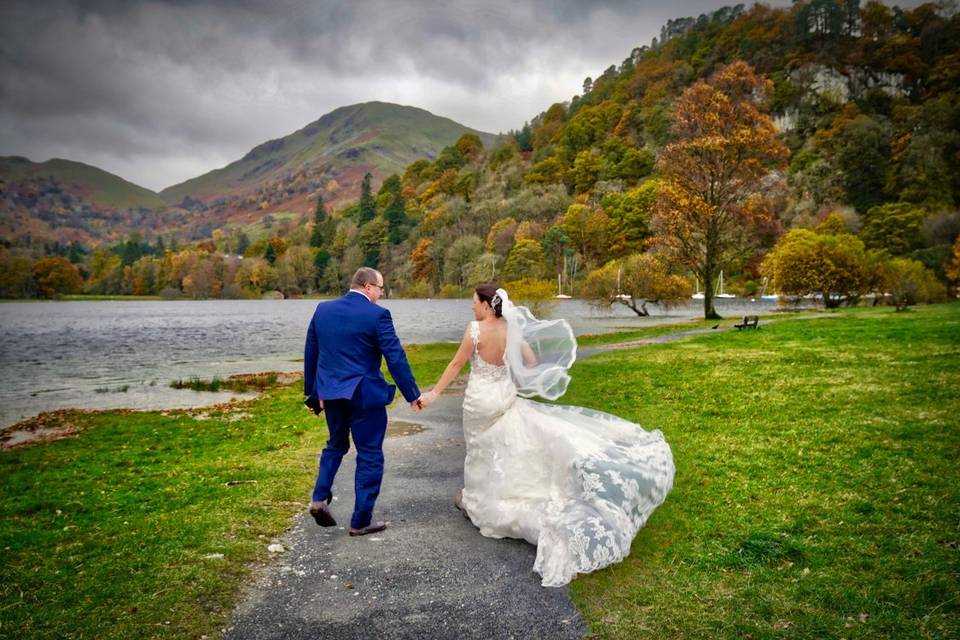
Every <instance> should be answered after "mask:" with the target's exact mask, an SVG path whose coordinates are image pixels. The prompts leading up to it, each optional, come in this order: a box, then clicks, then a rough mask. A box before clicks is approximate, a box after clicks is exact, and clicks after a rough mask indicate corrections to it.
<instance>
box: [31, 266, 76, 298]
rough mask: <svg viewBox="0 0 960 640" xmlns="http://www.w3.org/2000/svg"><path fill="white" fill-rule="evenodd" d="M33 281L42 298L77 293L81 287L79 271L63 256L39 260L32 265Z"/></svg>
mask: <svg viewBox="0 0 960 640" xmlns="http://www.w3.org/2000/svg"><path fill="white" fill-rule="evenodd" d="M33 279H34V280H35V281H36V283H37V289H38V290H39V292H40V295H41V296H43V297H44V298H54V297H56V296H59V295H62V294H65V293H78V292H79V291H80V287H82V286H83V278H81V277H80V270H79V269H77V267H76V265H74V264H72V263H71V262H70V261H69V260H67V259H66V258H65V257H63V256H53V257H50V258H40V259H39V260H37V261H36V262H35V263H34V264H33Z"/></svg>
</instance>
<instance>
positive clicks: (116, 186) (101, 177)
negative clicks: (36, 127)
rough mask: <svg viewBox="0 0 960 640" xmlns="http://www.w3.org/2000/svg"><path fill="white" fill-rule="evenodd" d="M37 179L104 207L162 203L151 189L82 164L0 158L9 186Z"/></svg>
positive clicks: (0, 174) (0, 175) (0, 177)
mask: <svg viewBox="0 0 960 640" xmlns="http://www.w3.org/2000/svg"><path fill="white" fill-rule="evenodd" d="M37 178H39V179H43V178H48V179H51V180H54V181H56V182H58V183H60V185H62V187H63V188H64V189H65V190H67V191H69V192H70V193H74V194H76V195H77V196H80V197H82V198H83V199H84V200H85V201H86V202H89V203H90V204H95V205H99V206H101V207H105V208H111V209H117V210H121V211H122V210H125V209H132V208H138V207H142V208H144V209H156V208H158V207H162V206H164V204H165V203H164V201H163V199H161V198H160V196H158V195H157V194H156V193H155V192H153V191H151V190H150V189H147V188H145V187H141V186H140V185H137V184H133V183H132V182H128V181H126V180H124V179H123V178H121V177H120V176H117V175H114V174H112V173H109V172H107V171H104V170H103V169H99V168H97V167H94V166H92V165H89V164H84V163H82V162H74V161H72V160H62V159H60V158H53V159H52V160H47V161H46V162H39V163H37V162H31V161H30V160H28V159H27V158H23V157H20V156H8V157H4V158H0V180H3V181H5V182H8V183H9V182H13V181H23V180H30V179H37Z"/></svg>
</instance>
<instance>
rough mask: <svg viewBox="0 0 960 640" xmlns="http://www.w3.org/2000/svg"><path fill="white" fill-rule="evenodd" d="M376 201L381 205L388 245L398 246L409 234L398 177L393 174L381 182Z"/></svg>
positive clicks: (401, 188)
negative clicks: (387, 230) (385, 223)
mask: <svg viewBox="0 0 960 640" xmlns="http://www.w3.org/2000/svg"><path fill="white" fill-rule="evenodd" d="M377 200H378V203H379V204H381V208H382V209H383V217H384V219H385V220H386V221H387V226H388V227H389V237H390V244H400V243H401V242H403V241H404V240H405V239H406V237H407V234H408V233H409V229H408V228H407V211H406V202H405V200H404V198H403V187H402V184H401V182H400V176H398V175H397V174H393V175H391V176H390V177H388V178H387V179H386V180H384V181H383V186H381V187H380V191H379V193H378V194H377Z"/></svg>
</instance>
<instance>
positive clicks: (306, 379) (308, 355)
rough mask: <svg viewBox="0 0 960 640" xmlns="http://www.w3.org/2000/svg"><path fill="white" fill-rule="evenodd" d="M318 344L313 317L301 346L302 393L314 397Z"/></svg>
mask: <svg viewBox="0 0 960 640" xmlns="http://www.w3.org/2000/svg"><path fill="white" fill-rule="evenodd" d="M319 355H320V346H319V345H318V344H317V331H316V329H314V327H313V318H310V325H309V326H308V327H307V341H306V344H305V345H304V347H303V395H305V396H308V397H311V398H312V397H315V396H316V394H317V390H316V385H317V358H318V357H319Z"/></svg>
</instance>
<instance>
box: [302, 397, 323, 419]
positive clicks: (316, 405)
mask: <svg viewBox="0 0 960 640" xmlns="http://www.w3.org/2000/svg"><path fill="white" fill-rule="evenodd" d="M303 404H304V405H306V407H307V409H310V411H313V413H314V414H316V415H320V412H321V411H323V400H320V399H318V398H314V397H312V396H311V397H309V398H306V399H305V400H304V401H303Z"/></svg>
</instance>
